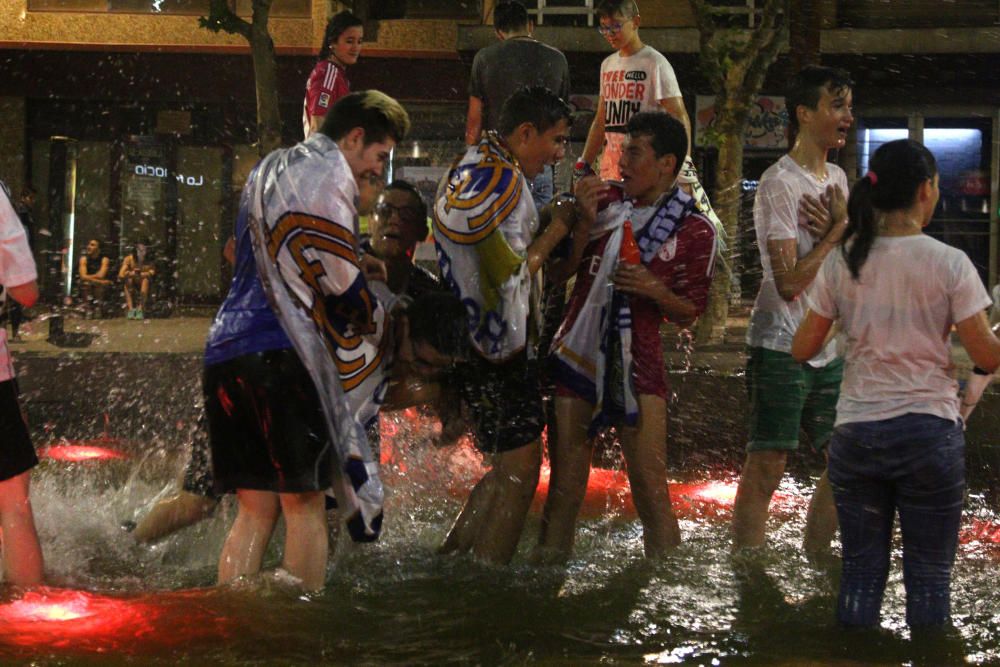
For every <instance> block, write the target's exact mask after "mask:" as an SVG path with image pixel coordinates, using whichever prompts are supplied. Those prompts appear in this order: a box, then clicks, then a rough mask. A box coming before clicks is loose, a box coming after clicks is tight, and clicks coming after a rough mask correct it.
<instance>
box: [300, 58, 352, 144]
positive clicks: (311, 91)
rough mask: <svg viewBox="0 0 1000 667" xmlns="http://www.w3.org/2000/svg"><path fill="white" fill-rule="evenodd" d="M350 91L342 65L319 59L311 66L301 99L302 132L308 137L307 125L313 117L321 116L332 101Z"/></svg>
mask: <svg viewBox="0 0 1000 667" xmlns="http://www.w3.org/2000/svg"><path fill="white" fill-rule="evenodd" d="M349 92H351V83H350V81H348V80H347V73H346V72H345V71H344V68H343V67H340V66H339V65H337V64H336V63H334V62H332V61H330V60H320V61H319V62H318V63H316V66H315V67H313V70H312V72H311V73H310V74H309V80H308V81H307V82H306V96H305V99H304V100H303V101H302V134H303V136H304V137H305V138H306V139H308V138H309V125H310V121H311V120H312V119H313V118H317V117H318V118H322V117H323V116H325V115H326V112H327V111H329V110H330V107H332V106H333V103H334V102H336V101H337V100H339V99H340V98H341V97H343V96H344V95H346V94H348V93H349Z"/></svg>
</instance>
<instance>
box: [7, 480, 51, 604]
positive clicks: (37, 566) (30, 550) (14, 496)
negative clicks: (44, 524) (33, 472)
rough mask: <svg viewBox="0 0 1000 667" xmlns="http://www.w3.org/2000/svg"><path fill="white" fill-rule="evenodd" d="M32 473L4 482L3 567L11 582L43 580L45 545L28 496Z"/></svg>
mask: <svg viewBox="0 0 1000 667" xmlns="http://www.w3.org/2000/svg"><path fill="white" fill-rule="evenodd" d="M29 479H30V473H28V472H23V473H21V474H20V475H17V476H15V477H11V478H10V479H6V480H4V481H2V482H0V530H2V531H3V570H4V576H5V578H6V581H7V582H8V583H11V584H14V585H16V586H36V585H38V584H40V583H42V571H43V568H44V563H43V561H42V548H41V546H40V545H39V544H38V534H37V532H35V518H34V516H33V515H32V513H31V501H30V500H29V498H28V485H29Z"/></svg>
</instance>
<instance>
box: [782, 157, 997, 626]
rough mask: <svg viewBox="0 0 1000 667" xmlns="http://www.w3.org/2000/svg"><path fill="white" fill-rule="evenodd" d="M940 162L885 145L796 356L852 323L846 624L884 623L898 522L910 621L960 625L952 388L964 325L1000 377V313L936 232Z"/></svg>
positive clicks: (835, 445) (836, 483)
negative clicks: (992, 310) (955, 341)
mask: <svg viewBox="0 0 1000 667" xmlns="http://www.w3.org/2000/svg"><path fill="white" fill-rule="evenodd" d="M938 196H939V192H938V174H937V165H936V163H935V160H934V156H933V155H932V154H931V152H930V151H928V150H927V149H926V148H925V147H924V146H922V145H921V144H919V143H917V142H915V141H910V140H905V139H904V140H900V141H893V142H889V143H887V144H884V145H883V146H882V147H881V148H879V149H878V150H877V151H876V152H875V154H874V155H873V156H872V159H871V171H870V172H869V173H868V174H867V175H866V176H865V177H864V178H863V179H861V180H860V181H859V182H858V183H857V184H856V185H855V186H854V188H853V189H852V190H851V197H850V201H849V202H847V203H845V202H844V197H843V195H842V194H841V193H840V192H839V191H837V193H836V194H835V195H834V196H833V197H832V199H831V202H830V213H831V215H832V216H833V219H834V220H843V218H844V216H847V217H849V220H850V222H849V224H848V227H847V230H846V232H845V233H844V237H843V240H842V242H841V243H842V247H841V250H842V251H841V252H835V253H831V254H830V255H828V256H827V258H826V261H825V262H824V263H823V266H822V268H821V269H820V272H819V274H818V275H817V277H816V280H815V282H814V283H813V284H812V286H811V287H810V289H809V290H808V291H807V292H806V295H805V299H806V305H807V306H808V307H809V310H808V311H807V313H806V316H805V319H804V320H803V322H802V324H801V326H800V327H799V329H798V332H797V333H796V334H795V339H794V341H793V343H792V356H793V357H795V358H796V359H797V360H799V361H800V362H804V361H806V360H808V359H810V358H811V357H812V356H813V355H814V354H816V353H817V352H818V351H819V350H820V349H821V348H822V345H823V342H824V340H825V339H826V336H827V334H828V332H829V331H830V328H831V325H832V324H833V322H834V321H835V320H837V321H839V323H840V328H841V330H842V331H843V332H844V334H845V337H846V340H847V350H846V354H845V367H844V381H843V385H842V387H841V391H840V399H839V402H838V404H837V420H836V427H835V430H834V435H833V439H832V440H831V443H830V449H829V476H830V482H831V484H832V486H833V493H834V500H835V502H836V505H837V515H838V517H839V519H840V530H841V542H842V545H843V574H842V577H841V582H840V598H839V601H838V604H837V618H838V620H839V621H840V622H841V623H842V624H844V625H849V626H875V625H877V624H878V623H879V613H880V608H881V604H882V594H883V592H884V590H885V583H886V578H887V577H888V573H889V562H890V546H891V542H892V529H893V522H894V520H895V515H896V512H898V513H899V521H900V528H901V531H902V536H903V581H904V584H905V587H906V622H907V624H909V625H910V626H915V627H919V626H940V625H945V624H947V623H948V622H949V621H950V613H951V607H950V590H949V588H950V580H951V567H952V563H953V562H954V559H955V551H956V549H957V546H958V528H959V523H960V521H961V514H962V502H963V499H964V494H965V458H964V450H965V440H964V436H963V433H962V423H961V419H960V418H959V401H958V386H957V383H956V382H955V381H954V379H953V377H952V372H951V371H952V362H951V356H950V352H951V349H950V331H951V329H952V327H953V326H954V327H955V328H956V329H957V331H958V336H959V338H960V339H961V341H962V343H963V344H964V345H965V347H966V349H967V350H968V352H969V356H971V357H972V360H973V361H974V362H975V363H976V364H978V365H979V366H981V367H982V368H985V369H987V370H993V369H995V368H997V366H998V365H1000V341H998V340H997V338H996V337H995V336H994V335H993V334H992V332H990V329H989V324H988V322H987V319H986V315H985V313H984V309H985V308H987V307H988V306H989V305H990V303H991V301H990V298H989V295H988V294H987V293H986V290H985V288H984V287H983V284H982V282H981V281H980V279H979V275H978V274H977V273H976V270H975V268H974V267H973V265H972V262H971V261H970V260H969V258H968V257H967V256H966V255H965V253H963V252H962V251H960V250H958V249H956V248H952V247H950V246H947V245H945V244H944V243H941V242H940V241H936V240H934V239H932V238H930V237H929V236H925V235H924V234H923V232H922V230H923V228H924V227H925V226H926V225H927V223H928V222H930V220H931V216H932V215H933V213H934V207H935V206H936V205H937V201H938Z"/></svg>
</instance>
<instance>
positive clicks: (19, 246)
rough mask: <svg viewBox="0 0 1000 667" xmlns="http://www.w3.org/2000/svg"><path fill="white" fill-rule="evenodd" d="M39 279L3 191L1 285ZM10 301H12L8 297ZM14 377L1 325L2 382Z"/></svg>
mask: <svg viewBox="0 0 1000 667" xmlns="http://www.w3.org/2000/svg"><path fill="white" fill-rule="evenodd" d="M37 279H38V273H37V272H36V269H35V260H34V258H33V257H32V255H31V248H29V247H28V236H27V234H25V232H24V226H23V225H22V224H21V219H20V218H18V217H17V213H16V212H15V211H14V207H13V206H11V203H10V198H8V197H7V194H6V192H4V191H0V285H4V286H8V287H16V286H18V285H24V284H27V283H30V282H33V281H35V280H37ZM7 298H10V297H9V296H8V297H7ZM13 377H14V366H13V364H12V363H11V359H10V352H9V351H8V350H7V328H6V327H2V326H0V382H6V381H7V380H10V379H11V378H13Z"/></svg>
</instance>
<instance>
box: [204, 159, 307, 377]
mask: <svg viewBox="0 0 1000 667" xmlns="http://www.w3.org/2000/svg"><path fill="white" fill-rule="evenodd" d="M256 174H257V170H256V169H254V171H253V172H251V174H250V177H249V178H248V179H247V184H246V187H244V188H243V195H242V197H240V210H239V213H238V215H237V216H236V229H235V230H234V232H233V236H234V238H235V239H236V265H235V266H234V268H233V281H232V283H230V286H229V293H228V294H227V295H226V298H225V300H224V301H223V302H222V306H221V307H220V308H219V311H218V312H217V313H216V314H215V319H214V320H212V326H211V328H209V330H208V342H207V343H206V345H205V365H206V366H212V365H215V364H221V363H223V362H225V361H229V360H230V359H235V358H236V357H241V356H243V355H246V354H253V353H255V352H267V351H269V350H284V349H289V348H291V347H292V341H290V340H289V339H288V336H287V335H285V331H284V329H282V328H281V323H280V322H279V321H278V318H277V316H275V314H274V311H273V310H272V309H271V304H270V303H268V300H267V295H266V294H265V293H264V288H263V286H262V285H261V283H260V276H259V275H258V274H257V263H256V261H255V260H254V256H253V246H252V245H251V239H250V230H249V228H248V227H247V221H248V220H247V218H248V216H249V210H248V197H249V194H250V193H251V192H252V191H253V187H252V186H253V182H254V179H255V177H256Z"/></svg>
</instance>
